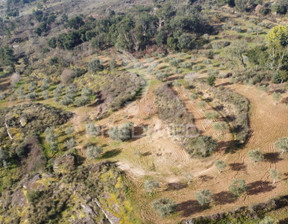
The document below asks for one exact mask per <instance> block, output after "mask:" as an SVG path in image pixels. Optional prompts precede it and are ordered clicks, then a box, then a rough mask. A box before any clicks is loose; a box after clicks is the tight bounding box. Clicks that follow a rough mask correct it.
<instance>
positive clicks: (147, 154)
mask: <svg viewBox="0 0 288 224" xmlns="http://www.w3.org/2000/svg"><path fill="white" fill-rule="evenodd" d="M150 155H152V153H151V152H144V153H142V154H141V156H144V157H145V156H150Z"/></svg>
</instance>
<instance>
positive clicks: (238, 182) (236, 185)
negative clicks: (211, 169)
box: [229, 179, 247, 197]
mask: <svg viewBox="0 0 288 224" xmlns="http://www.w3.org/2000/svg"><path fill="white" fill-rule="evenodd" d="M246 190H247V185H246V182H245V180H242V179H234V180H233V181H232V183H231V185H230V186H229V191H231V193H232V194H233V195H234V196H236V197H239V196H240V195H241V194H243V193H244V192H246Z"/></svg>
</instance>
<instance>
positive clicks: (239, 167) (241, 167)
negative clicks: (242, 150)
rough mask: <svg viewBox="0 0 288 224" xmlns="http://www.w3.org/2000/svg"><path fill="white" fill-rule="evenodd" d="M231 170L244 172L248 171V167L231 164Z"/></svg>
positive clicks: (240, 164) (241, 164)
mask: <svg viewBox="0 0 288 224" xmlns="http://www.w3.org/2000/svg"><path fill="white" fill-rule="evenodd" d="M229 166H230V167H231V170H233V171H241V170H242V171H244V170H246V165H245V164H244V163H231V164H229Z"/></svg>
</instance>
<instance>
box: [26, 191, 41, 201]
mask: <svg viewBox="0 0 288 224" xmlns="http://www.w3.org/2000/svg"><path fill="white" fill-rule="evenodd" d="M42 193H43V192H42V191H28V192H27V199H28V201H29V202H30V203H32V204H34V203H35V202H36V201H37V200H38V199H39V198H40V197H41V195H42Z"/></svg>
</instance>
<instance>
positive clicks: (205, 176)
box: [198, 175, 213, 182]
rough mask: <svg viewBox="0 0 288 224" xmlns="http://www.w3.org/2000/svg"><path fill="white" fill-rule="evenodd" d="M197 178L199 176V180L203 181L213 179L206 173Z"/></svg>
mask: <svg viewBox="0 0 288 224" xmlns="http://www.w3.org/2000/svg"><path fill="white" fill-rule="evenodd" d="M198 178H199V179H200V180H201V181H203V182H206V181H208V180H212V179H213V177H211V176H208V175H201V176H199V177H198Z"/></svg>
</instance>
